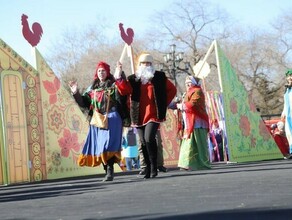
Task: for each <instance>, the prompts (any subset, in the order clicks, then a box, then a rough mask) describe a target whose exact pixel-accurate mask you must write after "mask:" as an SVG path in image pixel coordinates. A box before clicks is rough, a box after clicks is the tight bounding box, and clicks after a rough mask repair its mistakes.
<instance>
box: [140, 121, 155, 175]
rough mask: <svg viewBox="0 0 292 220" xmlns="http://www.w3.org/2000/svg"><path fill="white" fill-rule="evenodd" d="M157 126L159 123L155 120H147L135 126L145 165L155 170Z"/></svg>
mask: <svg viewBox="0 0 292 220" xmlns="http://www.w3.org/2000/svg"><path fill="white" fill-rule="evenodd" d="M158 128H159V123H155V122H149V123H148V124H146V125H144V126H142V127H138V128H137V132H138V135H139V138H140V142H141V149H142V153H143V156H144V160H145V164H146V167H148V168H151V170H152V171H155V170H157V142H156V133H157V129H158Z"/></svg>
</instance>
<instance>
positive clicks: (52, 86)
mask: <svg viewBox="0 0 292 220" xmlns="http://www.w3.org/2000/svg"><path fill="white" fill-rule="evenodd" d="M43 85H44V88H45V89H46V90H47V92H48V94H49V96H50V104H55V103H56V102H57V95H56V93H57V92H58V90H59V89H60V87H61V83H60V80H59V79H58V78H57V77H55V78H54V80H53V82H50V81H48V80H45V81H43Z"/></svg>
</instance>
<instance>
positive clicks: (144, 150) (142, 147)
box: [141, 144, 151, 179]
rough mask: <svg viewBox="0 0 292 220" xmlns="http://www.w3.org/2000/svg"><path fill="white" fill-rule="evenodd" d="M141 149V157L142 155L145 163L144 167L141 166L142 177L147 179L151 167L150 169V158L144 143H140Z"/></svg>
mask: <svg viewBox="0 0 292 220" xmlns="http://www.w3.org/2000/svg"><path fill="white" fill-rule="evenodd" d="M141 150H142V153H143V157H144V162H145V164H146V167H143V171H144V172H143V174H142V175H144V176H143V178H144V179H149V178H150V172H151V169H150V160H149V155H148V150H147V148H146V145H144V144H142V145H141Z"/></svg>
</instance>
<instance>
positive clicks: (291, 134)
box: [281, 69, 292, 158]
mask: <svg viewBox="0 0 292 220" xmlns="http://www.w3.org/2000/svg"><path fill="white" fill-rule="evenodd" d="M286 77H287V81H288V85H286V86H285V87H286V90H285V94H284V109H283V112H282V115H281V118H282V119H283V121H284V123H285V133H286V137H287V140H288V142H289V154H290V155H289V158H290V157H291V154H292V106H291V105H292V88H291V87H292V79H291V78H292V69H289V70H287V72H286Z"/></svg>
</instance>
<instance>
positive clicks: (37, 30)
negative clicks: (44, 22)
mask: <svg viewBox="0 0 292 220" xmlns="http://www.w3.org/2000/svg"><path fill="white" fill-rule="evenodd" d="M27 18H28V16H27V15H25V14H23V15H22V16H21V24H22V35H23V36H24V38H25V39H26V40H27V41H28V43H30V45H31V46H33V47H35V46H36V45H37V44H38V43H39V42H40V39H41V36H42V34H43V29H42V26H41V25H40V24H39V23H37V22H35V23H33V24H32V31H31V30H30V29H29V25H28V21H27Z"/></svg>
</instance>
